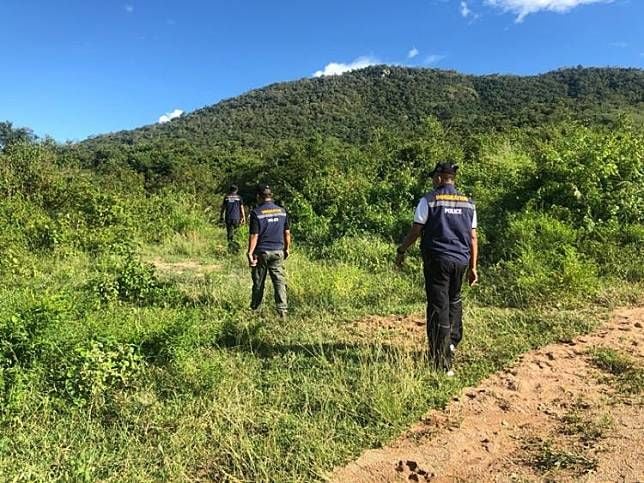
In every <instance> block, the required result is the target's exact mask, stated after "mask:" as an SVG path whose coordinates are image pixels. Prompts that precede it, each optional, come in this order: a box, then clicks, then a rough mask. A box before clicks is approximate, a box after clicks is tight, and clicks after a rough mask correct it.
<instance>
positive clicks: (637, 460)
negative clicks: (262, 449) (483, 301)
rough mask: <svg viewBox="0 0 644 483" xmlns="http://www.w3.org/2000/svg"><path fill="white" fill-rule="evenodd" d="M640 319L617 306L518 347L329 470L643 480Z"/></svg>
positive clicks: (389, 475)
mask: <svg viewBox="0 0 644 483" xmlns="http://www.w3.org/2000/svg"><path fill="white" fill-rule="evenodd" d="M643 324H644V309H642V308H635V309H621V310H618V311H617V312H616V313H615V315H614V316H613V317H612V318H611V320H610V321H608V322H606V323H604V324H602V325H601V326H600V327H599V328H598V329H597V330H595V331H593V332H592V333H591V334H588V335H585V336H583V337H582V336H580V337H576V338H574V339H573V340H570V341H565V342H559V343H555V344H550V345H547V346H545V347H543V348H541V349H538V350H535V351H531V352H529V353H526V354H524V355H522V356H520V357H519V358H518V360H517V361H516V362H515V363H513V364H511V365H510V366H508V367H506V368H504V369H503V370H502V371H500V372H498V373H496V374H494V375H493V376H491V377H489V378H487V379H485V380H484V381H483V382H482V383H481V384H479V385H477V386H476V387H470V388H466V389H465V390H464V391H461V392H459V393H458V395H456V396H454V398H453V401H452V402H450V404H449V405H448V406H447V407H446V408H445V409H444V410H433V411H430V412H429V413H427V414H425V415H424V417H423V418H422V419H421V421H420V422H419V423H416V424H415V425H413V426H412V428H411V429H409V430H408V431H406V432H405V433H404V435H403V436H401V437H400V438H398V439H397V440H396V441H394V442H393V443H392V444H390V445H388V446H387V447H384V448H381V449H375V450H370V451H366V452H365V453H363V454H362V455H361V457H360V458H359V459H357V460H356V461H355V462H353V463H351V464H349V465H347V466H346V467H343V468H339V469H337V470H336V472H335V473H334V474H333V480H334V481H338V482H367V481H369V482H389V481H391V482H393V481H410V480H412V481H436V482H439V481H582V480H583V481H633V482H634V481H641V479H642V477H644V459H643V455H644V432H642V428H643V427H644V399H643V397H644V330H643V329H642V327H643Z"/></svg>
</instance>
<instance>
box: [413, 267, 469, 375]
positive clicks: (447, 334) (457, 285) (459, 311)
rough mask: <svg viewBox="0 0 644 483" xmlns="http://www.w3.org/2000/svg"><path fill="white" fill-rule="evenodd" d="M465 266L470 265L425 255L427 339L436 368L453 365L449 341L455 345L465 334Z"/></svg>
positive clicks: (445, 367) (446, 367) (447, 367)
mask: <svg viewBox="0 0 644 483" xmlns="http://www.w3.org/2000/svg"><path fill="white" fill-rule="evenodd" d="M466 270H467V265H463V264H460V263H457V262H453V261H449V260H440V259H436V258H432V257H430V256H428V255H424V256H423V274H424V275H425V292H426V294H427V339H428V342H429V355H430V359H431V361H432V363H433V364H434V367H435V368H436V369H449V368H450V365H451V362H452V357H451V351H450V350H449V345H450V344H454V347H456V346H457V345H458V343H459V342H460V341H461V338H462V337H463V303H462V302H461V287H462V285H463V276H464V275H465V271H466Z"/></svg>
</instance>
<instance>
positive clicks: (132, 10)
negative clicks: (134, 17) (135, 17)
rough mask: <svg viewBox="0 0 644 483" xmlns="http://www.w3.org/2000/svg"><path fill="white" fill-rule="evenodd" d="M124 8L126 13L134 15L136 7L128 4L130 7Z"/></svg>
mask: <svg viewBox="0 0 644 483" xmlns="http://www.w3.org/2000/svg"><path fill="white" fill-rule="evenodd" d="M124 8H125V11H126V12H127V13H132V12H134V5H130V4H128V5H125V7H124Z"/></svg>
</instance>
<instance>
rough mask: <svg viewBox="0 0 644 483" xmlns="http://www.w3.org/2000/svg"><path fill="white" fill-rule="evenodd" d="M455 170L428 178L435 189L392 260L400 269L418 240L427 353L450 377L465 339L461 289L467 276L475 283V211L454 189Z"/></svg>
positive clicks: (445, 166)
mask: <svg viewBox="0 0 644 483" xmlns="http://www.w3.org/2000/svg"><path fill="white" fill-rule="evenodd" d="M457 169H458V166H456V165H454V164H452V163H438V164H437V165H436V168H435V169H434V172H433V175H432V182H433V184H434V191H432V192H430V193H427V194H426V195H425V196H424V197H423V198H422V199H421V200H420V202H419V203H418V206H417V207H416V213H415V215H414V223H413V224H412V226H411V229H410V230H409V233H407V236H406V237H405V239H404V240H403V242H402V243H401V244H400V246H399V247H398V249H397V257H396V265H397V266H400V265H402V263H403V261H404V256H405V251H406V250H407V249H408V248H409V247H410V246H411V245H413V244H414V242H415V241H416V240H417V239H418V237H419V236H421V237H422V241H421V253H422V256H423V274H424V276H425V292H426V295H427V338H428V342H429V355H430V359H431V361H432V363H433V365H434V368H436V369H438V370H444V371H446V372H447V374H448V375H449V376H453V375H454V371H453V370H452V367H451V366H452V357H453V354H454V352H455V350H456V347H457V346H458V344H459V342H460V341H461V339H462V337H463V304H462V302H461V286H462V283H463V278H464V275H465V272H466V271H467V272H468V281H469V284H470V285H474V284H476V283H477V281H478V275H477V272H476V266H477V260H478V241H477V236H476V228H477V220H476V207H475V205H474V203H473V202H472V200H471V199H469V198H468V197H467V196H464V195H463V194H461V193H459V192H458V191H456V188H455V186H454V179H455V177H456V171H457ZM468 268H469V270H468Z"/></svg>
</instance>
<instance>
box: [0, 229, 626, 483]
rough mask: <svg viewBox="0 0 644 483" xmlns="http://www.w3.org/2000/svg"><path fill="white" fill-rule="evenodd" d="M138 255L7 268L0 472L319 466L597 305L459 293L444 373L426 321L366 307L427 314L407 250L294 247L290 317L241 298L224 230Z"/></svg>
mask: <svg viewBox="0 0 644 483" xmlns="http://www.w3.org/2000/svg"><path fill="white" fill-rule="evenodd" d="M391 251H392V252H393V247H391ZM139 255H140V256H141V258H142V259H143V260H145V261H146V262H148V263H151V264H153V266H154V267H155V270H154V272H153V271H151V270H149V269H148V268H146V265H145V264H143V265H142V264H138V262H136V261H130V262H126V264H125V266H124V265H123V264H122V262H118V263H117V262H115V261H114V260H112V259H111V258H110V256H105V257H98V258H95V257H90V256H87V255H82V254H78V253H72V254H67V255H64V256H63V255H60V256H46V257H45V256H43V257H36V258H34V259H33V261H32V264H31V265H30V266H28V267H25V268H24V269H23V270H22V271H21V273H18V274H16V275H14V276H13V277H12V278H7V279H5V282H4V283H3V285H2V289H1V292H0V317H1V319H0V320H2V321H4V322H3V325H2V326H0V329H1V330H3V331H4V336H3V337H2V338H0V339H2V343H3V347H2V354H3V356H4V357H5V364H4V365H3V369H2V370H3V372H2V374H1V375H2V379H1V381H2V389H3V391H2V394H3V395H4V396H3V401H2V402H3V404H2V409H1V410H0V424H1V426H0V427H1V428H2V429H1V433H0V474H1V475H3V476H2V478H3V479H4V480H9V481H26V480H45V479H46V480H63V481H67V480H74V481H76V480H86V481H89V480H92V481H94V480H105V481H125V480H127V481H150V480H159V479H167V480H174V481H182V480H183V481H187V480H190V481H195V480H231V481H260V480H264V481H265V480H279V481H310V480H311V479H314V480H318V479H324V477H325V475H327V474H328V472H329V471H330V470H331V469H332V468H333V467H334V466H335V465H339V464H342V463H344V462H346V461H348V460H349V459H351V458H352V457H354V456H356V455H357V454H359V452H360V451H361V450H362V449H364V448H366V447H374V446H378V445H381V444H383V443H384V442H386V441H387V440H388V439H390V438H392V437H393V436H395V435H396V434H398V433H399V432H400V431H401V430H403V429H404V428H405V427H406V426H407V425H408V424H410V423H412V422H413V421H415V420H417V419H418V418H419V417H420V416H421V415H422V414H423V413H425V412H426V411H427V410H428V409H429V408H431V407H439V406H441V405H443V404H445V403H446V402H447V401H448V400H449V399H450V397H451V396H452V395H453V394H454V393H455V392H457V391H458V390H459V389H461V388H463V387H465V386H469V385H472V384H474V383H475V382H476V381H478V380H480V379H481V378H482V377H484V376H485V375H487V374H489V373H490V372H492V371H494V370H496V369H498V368H499V367H502V366H503V365H504V364H506V363H508V362H509V361H511V360H512V359H513V358H515V357H516V356H517V355H518V354H519V353H521V352H524V351H526V350H529V349H530V348H533V347H536V346H540V345H542V344H545V343H548V342H551V341H556V340H562V339H568V338H570V337H572V336H574V335H575V334H578V333H581V332H584V331H588V330H589V329H591V328H592V327H593V326H595V325H596V324H597V323H598V322H599V321H600V320H601V318H602V317H603V316H604V315H605V314H606V309H605V307H604V308H602V307H600V306H599V305H594V306H592V307H591V308H590V309H586V310H580V309H579V308H578V307H577V308H571V309H570V310H561V309H558V310H551V309H547V308H546V309H540V308H534V309H527V310H518V309H506V308H496V307H490V306H485V305H483V304H481V302H480V301H479V302H477V301H476V300H475V299H476V297H474V296H473V293H472V292H467V293H466V297H467V301H466V314H465V317H466V318H465V339H464V343H463V344H462V346H461V349H460V350H459V355H458V359H457V370H458V372H457V377H455V378H453V379H448V378H446V377H444V376H443V375H441V374H437V373H434V372H432V371H430V370H429V369H427V361H426V360H425V355H424V338H423V337H422V331H423V330H424V328H423V327H416V329H415V330H416V336H408V335H405V334H408V332H405V330H407V328H408V324H409V321H408V320H407V321H406V319H404V318H402V317H392V318H391V323H389V324H378V323H370V322H369V320H370V319H365V316H366V315H367V314H380V315H401V314H410V313H417V314H419V315H418V317H416V320H422V318H423V316H422V312H423V310H424V290H423V286H422V278H421V274H420V270H419V269H418V268H419V265H418V260H417V259H411V260H409V264H408V268H407V269H406V270H403V271H402V272H396V271H394V270H392V269H391V268H390V265H389V260H385V262H383V263H382V264H381V266H380V267H376V268H370V269H366V268H360V267H358V266H356V265H349V264H338V263H334V262H330V261H329V262H324V261H318V262H314V261H312V260H311V259H310V258H309V257H307V256H306V255H305V254H304V253H302V252H300V251H298V250H297V248H296V249H295V251H294V254H293V256H292V258H290V259H289V261H288V262H287V264H288V266H287V269H288V272H289V274H288V277H289V278H288V287H289V296H290V304H291V313H290V317H289V319H288V321H286V322H284V321H279V320H278V319H277V318H276V317H275V314H274V311H273V310H272V309H273V303H272V293H271V291H270V290H271V287H270V285H269V286H268V287H267V289H268V290H267V294H266V298H265V306H264V308H263V309H262V310H260V311H259V313H257V314H256V313H252V312H251V311H250V310H249V309H248V308H247V306H248V299H249V292H250V275H249V272H248V268H247V266H246V265H245V261H244V256H243V252H242V253H240V254H238V255H229V254H227V253H226V250H225V248H224V239H223V230H221V229H214V228H211V229H207V230H202V231H201V232H197V233H188V234H187V235H179V234H177V235H174V236H172V237H170V238H168V239H166V240H165V241H164V242H163V243H161V244H158V245H153V246H152V245H150V246H146V247H142V248H141V249H140V253H139ZM119 263H121V265H119ZM128 263H130V265H128ZM114 267H116V268H114ZM112 272H114V273H112ZM110 274H112V275H110ZM110 277H111V278H110ZM482 283H485V279H484V278H483V281H482ZM632 292H633V293H635V294H636V293H637V291H636V290H633V291H632ZM611 298H612V299H613V301H615V300H616V299H615V298H614V297H611ZM365 320H366V321H365ZM373 320H382V319H373ZM397 323H399V324H400V329H398V328H397V326H396V324H397ZM405 324H407V325H405ZM11 357H15V358H16V360H18V359H19V360H20V361H21V363H20V365H17V364H13V365H12V364H11Z"/></svg>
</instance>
